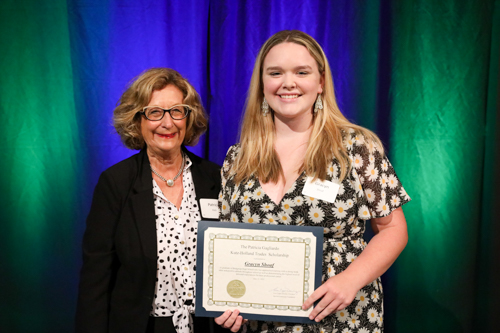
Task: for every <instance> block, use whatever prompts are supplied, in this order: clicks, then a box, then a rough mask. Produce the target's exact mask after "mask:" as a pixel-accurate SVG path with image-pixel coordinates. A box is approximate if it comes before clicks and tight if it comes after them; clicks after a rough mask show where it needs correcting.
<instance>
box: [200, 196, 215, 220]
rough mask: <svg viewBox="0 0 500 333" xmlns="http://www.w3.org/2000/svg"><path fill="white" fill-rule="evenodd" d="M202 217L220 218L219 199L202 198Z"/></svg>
mask: <svg viewBox="0 0 500 333" xmlns="http://www.w3.org/2000/svg"><path fill="white" fill-rule="evenodd" d="M200 208H201V217H203V218H204V219H218V218H219V204H218V202H217V199H200Z"/></svg>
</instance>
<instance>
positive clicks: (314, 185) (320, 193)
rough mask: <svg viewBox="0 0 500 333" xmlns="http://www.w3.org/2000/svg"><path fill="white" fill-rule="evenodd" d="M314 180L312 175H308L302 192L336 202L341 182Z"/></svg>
mask: <svg viewBox="0 0 500 333" xmlns="http://www.w3.org/2000/svg"><path fill="white" fill-rule="evenodd" d="M312 180H313V178H312V177H307V180H306V184H305V185H304V189H303V190H302V194H304V195H307V196H310V197H313V198H316V199H320V200H324V201H326V202H330V203H333V202H335V198H336V197H337V193H338V191H339V188H340V185H339V184H337V183H334V182H331V181H328V180H324V181H322V180H319V179H316V180H315V181H314V182H313V181H312Z"/></svg>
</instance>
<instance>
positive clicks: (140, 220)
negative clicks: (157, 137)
mask: <svg viewBox="0 0 500 333" xmlns="http://www.w3.org/2000/svg"><path fill="white" fill-rule="evenodd" d="M139 156H140V158H139V160H138V166H137V167H138V172H137V179H136V181H135V183H134V187H133V190H134V194H133V195H132V197H131V198H130V199H131V203H132V211H133V218H134V220H135V223H136V226H137V230H138V233H139V238H140V240H141V243H142V248H143V250H144V255H145V256H146V257H148V258H151V259H154V260H156V257H157V247H156V246H157V244H156V218H155V206H154V196H153V176H152V175H151V171H150V167H149V158H148V154H147V153H146V148H144V149H143V150H141V153H140V154H139Z"/></svg>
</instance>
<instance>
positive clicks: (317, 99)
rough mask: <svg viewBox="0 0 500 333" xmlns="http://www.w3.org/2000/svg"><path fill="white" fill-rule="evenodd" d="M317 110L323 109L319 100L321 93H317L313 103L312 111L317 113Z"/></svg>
mask: <svg viewBox="0 0 500 333" xmlns="http://www.w3.org/2000/svg"><path fill="white" fill-rule="evenodd" d="M318 110H323V101H322V100H321V95H319V94H318V98H316V103H314V113H318Z"/></svg>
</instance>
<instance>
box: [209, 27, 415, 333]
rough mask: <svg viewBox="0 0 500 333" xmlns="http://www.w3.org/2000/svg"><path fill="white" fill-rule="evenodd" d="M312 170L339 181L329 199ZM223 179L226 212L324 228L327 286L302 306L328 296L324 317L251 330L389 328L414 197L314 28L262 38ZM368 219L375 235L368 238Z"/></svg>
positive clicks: (235, 319) (232, 321)
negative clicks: (341, 87)
mask: <svg viewBox="0 0 500 333" xmlns="http://www.w3.org/2000/svg"><path fill="white" fill-rule="evenodd" d="M307 177H311V178H312V179H317V180H318V179H319V180H320V181H321V182H322V183H323V184H320V185H319V186H327V187H328V188H330V190H329V191H328V198H322V199H323V200H321V199H318V198H315V197H314V196H312V195H310V194H306V193H304V192H305V191H304V186H305V184H306V181H307ZM222 184H223V188H222V193H221V196H220V207H224V209H222V210H221V220H224V221H233V222H248V219H249V217H251V218H252V221H253V222H254V223H255V221H256V220H257V221H259V222H260V223H270V224H276V223H279V224H290V225H308V226H322V227H323V228H324V244H323V249H324V252H323V284H322V285H321V286H320V287H319V288H318V289H316V290H315V291H314V293H312V294H311V295H310V296H309V298H308V299H307V300H305V302H304V304H303V309H308V308H310V307H311V306H312V305H313V303H314V302H315V301H317V300H319V302H318V304H317V305H316V306H315V307H314V309H313V310H312V312H311V314H310V319H312V320H315V321H316V322H318V324H317V325H294V324H286V323H269V322H255V321H250V322H249V323H247V325H249V326H250V331H252V332H255V331H258V332H260V331H267V332H277V331H280V332H338V333H340V332H354V331H356V332H380V331H381V330H382V328H383V325H382V323H383V307H382V301H383V300H382V288H381V284H380V278H379V277H380V275H382V274H383V273H384V272H385V271H386V270H387V269H388V268H389V266H390V265H391V264H392V263H393V262H394V261H395V260H396V258H397V257H398V255H399V254H400V253H401V251H402V250H403V248H404V247H405V245H406V242H407V239H408V236H407V231H406V221H405V217H404V215H403V210H402V208H401V206H402V205H403V204H404V203H406V202H408V201H409V200H410V198H409V197H408V195H407V194H406V192H405V190H404V189H403V187H402V186H401V184H400V182H399V180H398V178H397V177H396V174H395V172H394V169H393V168H392V166H391V164H390V163H389V161H388V159H387V157H386V156H385V155H384V151H383V148H382V144H381V142H380V140H379V139H378V138H377V136H376V135H375V134H374V133H372V132H371V131H369V130H367V129H365V128H362V127H360V126H357V125H354V124H352V123H350V122H349V121H348V120H347V119H346V118H345V117H344V116H343V115H342V113H341V112H340V110H339V108H338V106H337V103H336V101H335V95H334V91H333V80H332V76H331V72H330V68H329V65H328V61H327V59H326V56H325V54H324V52H323V50H322V49H321V47H320V46H319V44H318V43H317V42H316V41H315V40H314V39H313V38H312V37H311V36H309V35H307V34H305V33H303V32H300V31H281V32H278V33H277V34H275V35H274V36H272V37H271V38H269V39H268V40H267V41H266V43H265V44H264V45H263V46H262V48H261V50H260V53H259V55H258V57H257V60H256V62H255V67H254V71H253V75H252V80H251V86H250V90H249V97H248V102H247V107H246V111H245V117H244V121H243V124H242V130H241V138H240V144H237V145H235V146H232V147H231V148H230V149H229V151H228V153H227V157H226V160H225V162H224V167H223V175H222ZM335 184H337V186H335ZM308 186H312V187H313V188H314V186H316V185H314V184H313V183H310V185H308ZM262 192H264V193H265V194H264V195H254V193H262ZM306 192H307V193H311V192H309V191H306ZM313 193H314V191H313ZM243 196H245V197H246V198H247V200H241V199H240V198H242V197H243ZM248 198H249V199H248ZM243 205H245V209H244V210H242V207H243ZM368 219H371V226H372V228H373V229H374V231H375V236H374V237H373V238H372V239H371V241H370V242H369V243H368V245H366V243H365V241H364V240H363V233H364V231H365V221H366V220H368ZM216 322H217V323H218V324H221V325H222V326H223V327H226V328H230V329H231V331H233V332H236V331H237V330H238V329H240V327H241V325H242V324H243V323H244V322H243V318H242V316H240V315H239V312H238V310H235V311H233V312H231V311H229V310H228V311H226V312H225V313H224V314H223V315H222V316H220V317H219V318H217V319H216Z"/></svg>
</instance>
